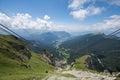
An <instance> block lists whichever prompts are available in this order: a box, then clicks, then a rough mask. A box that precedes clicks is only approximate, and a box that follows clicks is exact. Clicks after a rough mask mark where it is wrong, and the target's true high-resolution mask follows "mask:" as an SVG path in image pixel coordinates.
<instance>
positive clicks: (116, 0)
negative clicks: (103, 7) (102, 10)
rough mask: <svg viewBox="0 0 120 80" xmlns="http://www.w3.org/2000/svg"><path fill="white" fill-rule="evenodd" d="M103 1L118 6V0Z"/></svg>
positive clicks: (119, 0) (119, 3) (119, 2)
mask: <svg viewBox="0 0 120 80" xmlns="http://www.w3.org/2000/svg"><path fill="white" fill-rule="evenodd" d="M104 1H106V2H107V3H109V4H110V5H116V6H120V0H104Z"/></svg>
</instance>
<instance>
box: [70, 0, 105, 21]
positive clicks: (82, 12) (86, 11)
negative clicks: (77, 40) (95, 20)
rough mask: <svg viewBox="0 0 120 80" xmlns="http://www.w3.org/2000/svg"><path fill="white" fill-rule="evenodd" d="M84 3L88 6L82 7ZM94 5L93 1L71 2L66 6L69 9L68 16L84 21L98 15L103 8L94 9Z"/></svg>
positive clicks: (80, 0)
mask: <svg viewBox="0 0 120 80" xmlns="http://www.w3.org/2000/svg"><path fill="white" fill-rule="evenodd" d="M86 3H88V4H89V5H88V6H86V7H84V5H85V4H86ZM94 3H95V0H72V2H71V3H70V4H69V5H68V7H69V8H70V9H71V12H70V15H72V16H73V17H74V18H75V19H78V20H84V19H85V18H86V17H88V16H92V15H97V14H100V13H101V12H102V11H103V10H104V8H103V7H95V6H94Z"/></svg>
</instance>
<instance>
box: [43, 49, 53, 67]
mask: <svg viewBox="0 0 120 80" xmlns="http://www.w3.org/2000/svg"><path fill="white" fill-rule="evenodd" d="M42 56H43V57H44V58H45V60H46V62H47V63H48V64H51V65H53V66H55V60H54V57H53V54H51V53H49V52H48V51H47V50H43V52H42Z"/></svg>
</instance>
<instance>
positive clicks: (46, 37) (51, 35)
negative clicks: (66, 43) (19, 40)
mask: <svg viewBox="0 0 120 80" xmlns="http://www.w3.org/2000/svg"><path fill="white" fill-rule="evenodd" d="M70 36H71V35H70V34H69V33H67V32H65V31H51V32H44V33H41V34H31V36H29V37H28V38H27V39H28V40H35V41H40V42H44V43H47V44H52V43H55V42H56V41H58V40H60V39H62V38H67V37H70Z"/></svg>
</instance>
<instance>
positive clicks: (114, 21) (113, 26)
mask: <svg viewBox="0 0 120 80" xmlns="http://www.w3.org/2000/svg"><path fill="white" fill-rule="evenodd" d="M61 28H64V30H66V31H69V32H79V33H80V32H109V33H110V32H113V31H115V30H117V29H120V15H112V16H110V17H108V18H107V19H106V20H104V21H102V22H99V23H95V24H92V25H89V26H82V25H81V26H72V25H71V26H70V27H65V26H64V25H61Z"/></svg>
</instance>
